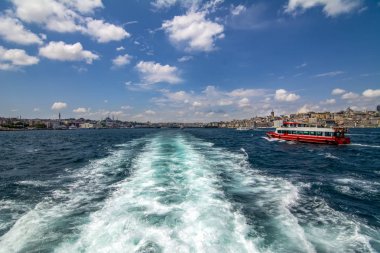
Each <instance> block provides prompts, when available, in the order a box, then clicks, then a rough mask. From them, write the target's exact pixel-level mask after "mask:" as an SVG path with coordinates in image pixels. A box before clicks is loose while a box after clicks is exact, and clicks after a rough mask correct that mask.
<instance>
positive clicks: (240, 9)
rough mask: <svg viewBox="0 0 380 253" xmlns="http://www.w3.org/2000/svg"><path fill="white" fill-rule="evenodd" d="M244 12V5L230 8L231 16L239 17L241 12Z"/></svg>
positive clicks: (245, 8)
mask: <svg viewBox="0 0 380 253" xmlns="http://www.w3.org/2000/svg"><path fill="white" fill-rule="evenodd" d="M246 10H247V7H245V6H244V5H241V4H239V5H238V6H233V7H232V9H231V14H232V15H233V16H237V15H240V14H241V13H242V12H244V11H246Z"/></svg>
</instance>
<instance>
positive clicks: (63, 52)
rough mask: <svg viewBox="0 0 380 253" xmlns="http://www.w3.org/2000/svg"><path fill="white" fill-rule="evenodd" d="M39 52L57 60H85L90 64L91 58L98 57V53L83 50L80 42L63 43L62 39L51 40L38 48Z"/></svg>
mask: <svg viewBox="0 0 380 253" xmlns="http://www.w3.org/2000/svg"><path fill="white" fill-rule="evenodd" d="M39 54H40V55H41V56H43V57H46V58H48V59H51V60H58V61H85V62H86V63H87V64H91V63H92V61H93V60H96V59H98V58H99V56H98V55H96V54H94V53H92V52H90V51H87V50H83V47H82V44H81V43H79V42H77V43H75V44H65V43H64V42H63V41H59V42H55V41H52V42H50V43H49V44H48V45H46V46H44V47H42V48H40V50H39Z"/></svg>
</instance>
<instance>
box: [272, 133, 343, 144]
mask: <svg viewBox="0 0 380 253" xmlns="http://www.w3.org/2000/svg"><path fill="white" fill-rule="evenodd" d="M267 136H268V137H269V138H273V139H280V140H286V141H298V142H307V143H319V144H332V145H341V144H350V142H351V141H350V138H348V137H327V136H310V135H299V134H278V133H276V132H267Z"/></svg>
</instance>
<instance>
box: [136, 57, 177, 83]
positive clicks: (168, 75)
mask: <svg viewBox="0 0 380 253" xmlns="http://www.w3.org/2000/svg"><path fill="white" fill-rule="evenodd" d="M136 69H137V71H138V72H139V73H140V75H141V77H142V80H143V82H145V83H146V84H155V83H170V84H176V83H179V82H181V81H182V80H181V78H179V76H178V69H177V68H176V67H173V66H170V65H161V64H160V63H155V62H153V61H147V62H146V61H140V62H139V63H138V64H137V65H136Z"/></svg>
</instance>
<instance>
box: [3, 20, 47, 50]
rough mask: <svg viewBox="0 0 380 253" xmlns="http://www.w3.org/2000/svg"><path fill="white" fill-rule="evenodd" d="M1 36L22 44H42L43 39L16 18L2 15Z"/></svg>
mask: <svg viewBox="0 0 380 253" xmlns="http://www.w3.org/2000/svg"><path fill="white" fill-rule="evenodd" d="M0 37H3V39H4V40H6V41H10V42H15V43H18V44H22V45H30V44H42V39H41V38H40V37H39V36H38V35H36V34H34V33H33V32H31V31H29V30H27V29H26V28H25V27H24V26H23V24H22V23H21V22H20V21H19V20H18V19H16V18H11V17H5V16H0Z"/></svg>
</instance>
